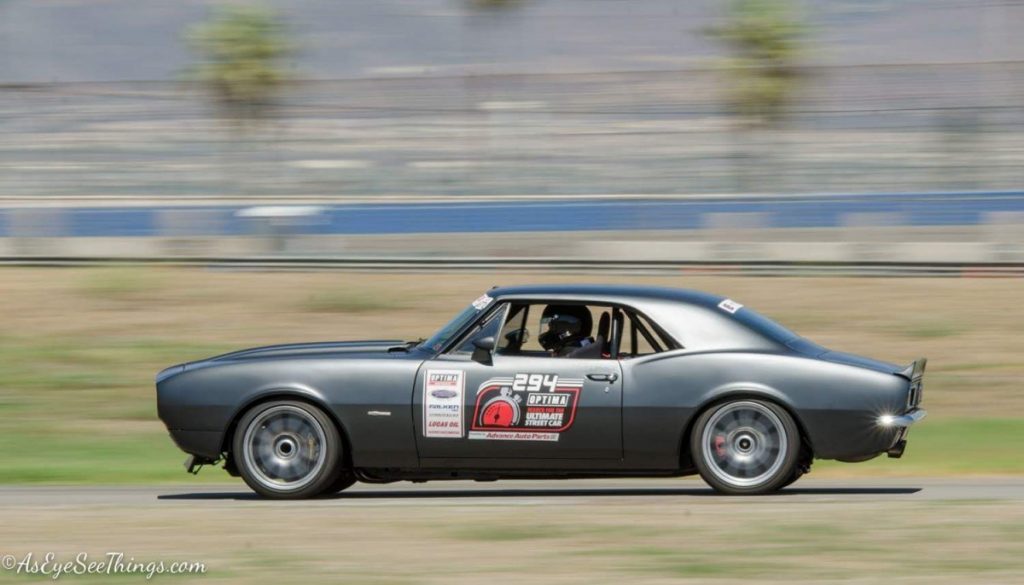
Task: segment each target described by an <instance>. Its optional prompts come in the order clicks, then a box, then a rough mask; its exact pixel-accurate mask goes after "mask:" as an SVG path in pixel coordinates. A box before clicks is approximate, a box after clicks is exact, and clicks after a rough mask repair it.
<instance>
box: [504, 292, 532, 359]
mask: <svg viewBox="0 0 1024 585" xmlns="http://www.w3.org/2000/svg"><path fill="white" fill-rule="evenodd" d="M529 314H530V305H528V304H525V303H520V304H513V305H512V308H511V309H510V310H509V314H508V317H507V318H506V319H505V324H504V325H503V326H502V328H501V335H500V337H498V338H497V340H496V341H497V348H496V353H498V354H517V353H519V352H520V351H521V350H522V348H523V345H524V344H526V342H527V341H529V339H530V330H529V329H528V328H527V326H526V323H527V318H528V317H529Z"/></svg>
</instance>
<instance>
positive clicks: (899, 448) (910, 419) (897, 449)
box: [879, 408, 928, 459]
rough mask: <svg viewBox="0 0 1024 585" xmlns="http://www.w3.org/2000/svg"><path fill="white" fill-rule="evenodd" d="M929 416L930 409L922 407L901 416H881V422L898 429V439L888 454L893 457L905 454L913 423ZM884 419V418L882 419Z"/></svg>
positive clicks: (897, 457)
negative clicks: (908, 435) (908, 434)
mask: <svg viewBox="0 0 1024 585" xmlns="http://www.w3.org/2000/svg"><path fill="white" fill-rule="evenodd" d="M926 416H928V411H927V410H924V409H922V408H915V409H914V410H911V411H910V412H908V413H906V414H901V415H900V416H889V417H881V418H880V419H879V424H881V425H884V426H887V427H889V428H893V429H897V431H898V432H897V434H896V441H895V442H893V444H892V446H891V447H889V449H888V450H887V451H886V452H885V453H886V455H888V456H889V457H891V458H893V459H899V458H900V457H902V456H903V451H905V450H906V449H907V433H908V432H909V430H908V429H909V428H910V426H911V425H912V424H914V423H916V422H917V421H919V420H921V419H923V418H924V417H926ZM882 419H884V420H882Z"/></svg>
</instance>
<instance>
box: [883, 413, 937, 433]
mask: <svg viewBox="0 0 1024 585" xmlns="http://www.w3.org/2000/svg"><path fill="white" fill-rule="evenodd" d="M926 416H928V411H927V410H924V409H923V408H915V409H914V410H911V411H910V412H908V413H906V414H901V415H898V416H895V415H891V414H887V415H882V416H880V417H878V424H880V425H882V426H885V427H897V428H904V429H905V428H907V427H909V426H910V425H912V424H914V423H916V422H917V421H919V420H921V419H923V418H924V417H926Z"/></svg>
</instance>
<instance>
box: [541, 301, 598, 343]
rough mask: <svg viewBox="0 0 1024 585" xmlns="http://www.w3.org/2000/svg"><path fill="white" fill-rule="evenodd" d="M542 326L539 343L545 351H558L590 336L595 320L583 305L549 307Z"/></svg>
mask: <svg viewBox="0 0 1024 585" xmlns="http://www.w3.org/2000/svg"><path fill="white" fill-rule="evenodd" d="M540 324H541V331H542V333H541V334H540V335H539V336H538V337H537V341H538V342H540V345H541V347H543V348H544V349H546V350H548V351H557V350H559V349H561V348H563V347H565V346H566V345H568V344H570V343H573V342H575V341H579V340H580V339H583V338H585V337H587V336H588V335H590V329H591V327H592V326H593V319H592V318H591V316H590V311H589V310H587V308H586V307H584V306H583V305H548V306H547V307H545V308H544V312H543V313H542V314H541V318H540Z"/></svg>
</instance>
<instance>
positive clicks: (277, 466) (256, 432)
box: [232, 400, 347, 500]
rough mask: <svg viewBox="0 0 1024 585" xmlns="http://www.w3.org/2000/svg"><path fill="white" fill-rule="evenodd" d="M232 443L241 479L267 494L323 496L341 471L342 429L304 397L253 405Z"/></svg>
mask: <svg viewBox="0 0 1024 585" xmlns="http://www.w3.org/2000/svg"><path fill="white" fill-rule="evenodd" d="M232 448H233V451H232V453H233V454H234V456H233V459H234V461H235V463H236V465H237V466H238V472H239V474H240V475H241V476H242V479H243V480H245V483H246V484H247V485H248V486H249V487H250V488H252V490H253V491H254V492H256V493H257V494H259V495H261V496H263V497H265V498H272V499H277V500H298V499H304V498H311V497H314V496H318V495H320V494H322V493H324V491H325V490H327V489H328V488H331V487H333V486H334V485H336V483H335V482H338V481H339V477H340V476H341V475H342V459H343V458H342V455H343V453H342V450H343V445H342V441H341V434H340V433H339V432H338V429H337V427H336V426H335V425H334V422H333V421H331V419H330V418H328V416H327V415H326V414H324V412H323V411H322V410H320V409H319V408H317V407H315V406H312V405H310V404H308V403H305V402H300V401H296V400H276V401H272V402H265V403H263V404H258V405H256V406H254V407H253V408H251V409H250V410H249V411H248V412H246V413H245V415H244V416H243V417H242V419H241V420H240V421H239V423H238V427H237V430H236V431H235V436H234V438H233V440H232ZM345 487H347V486H345Z"/></svg>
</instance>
